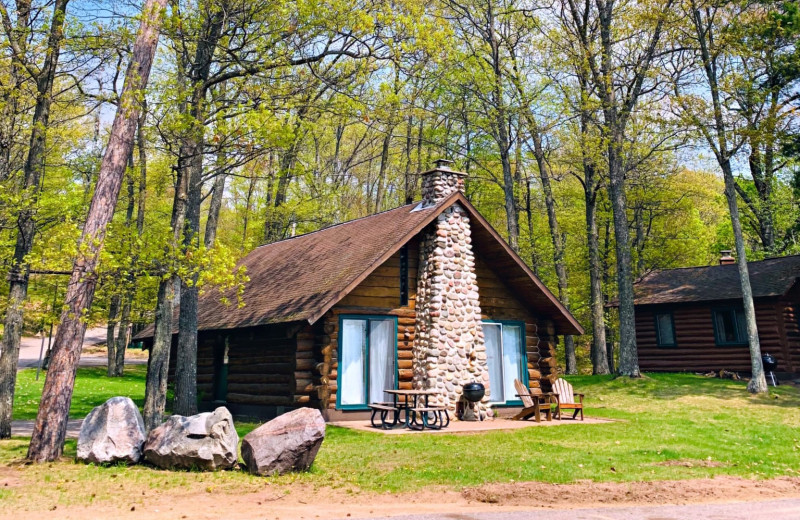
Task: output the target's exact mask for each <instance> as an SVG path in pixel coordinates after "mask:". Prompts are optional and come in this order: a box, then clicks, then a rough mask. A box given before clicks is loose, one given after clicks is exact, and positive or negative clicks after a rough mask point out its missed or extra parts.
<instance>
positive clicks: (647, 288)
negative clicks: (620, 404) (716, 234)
mask: <svg viewBox="0 0 800 520" xmlns="http://www.w3.org/2000/svg"><path fill="white" fill-rule="evenodd" d="M748 267H749V271H750V284H751V286H752V289H753V299H754V303H755V307H756V322H757V325H758V335H759V340H760V343H761V352H762V353H764V354H767V353H769V354H772V355H773V356H775V357H776V358H777V360H778V372H783V373H797V372H799V371H800V321H798V320H800V287H798V283H797V282H798V277H800V256H787V257H783V258H771V259H768V260H761V261H758V262H749V263H748ZM634 292H635V300H634V302H635V309H636V343H637V346H638V349H639V366H640V368H641V369H642V370H646V371H665V372H670V371H698V372H699V371H709V370H722V369H726V370H733V371H741V372H750V352H749V350H748V343H747V330H746V325H745V322H744V311H743V304H742V291H741V286H740V282H739V270H738V268H737V266H736V264H735V261H734V258H733V257H732V256H730V251H723V257H722V258H721V259H720V265H713V266H706V267H688V268H681V269H667V270H663V271H656V272H654V273H651V274H650V275H648V276H646V277H645V278H644V279H643V280H641V281H640V282H638V283H637V284H635V286H634Z"/></svg>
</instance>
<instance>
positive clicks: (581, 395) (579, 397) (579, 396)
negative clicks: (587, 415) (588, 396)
mask: <svg viewBox="0 0 800 520" xmlns="http://www.w3.org/2000/svg"><path fill="white" fill-rule="evenodd" d="M575 395H577V396H578V399H580V400H581V404H583V394H579V393H576V394H575Z"/></svg>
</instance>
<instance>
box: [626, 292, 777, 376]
mask: <svg viewBox="0 0 800 520" xmlns="http://www.w3.org/2000/svg"><path fill="white" fill-rule="evenodd" d="M726 305H728V304H726V303H724V302H715V303H713V304H708V303H702V304H684V305H679V306H660V305H659V306H637V307H636V342H637V346H638V349H639V366H640V368H641V369H642V370H647V371H663V372H674V371H695V372H704V371H710V370H723V369H725V370H734V371H741V372H749V371H750V351H749V349H748V348H747V346H717V345H716V342H715V340H714V326H713V324H712V318H711V311H712V309H713V308H717V307H724V306H726ZM656 312H672V315H673V320H674V323H675V340H676V343H677V346H676V347H658V346H657V345H656V329H655V317H654V316H655V313H656ZM780 318H782V316H781V312H780V310H779V309H778V307H777V306H776V302H775V300H768V301H758V302H756V322H757V324H758V335H759V340H760V342H761V351H762V352H765V353H766V352H769V353H770V354H772V355H774V356H775V357H776V358H777V359H778V362H779V370H786V366H787V364H786V360H785V359H784V358H785V355H784V349H783V342H782V340H781V337H782V334H781V331H780V322H779V319H780Z"/></svg>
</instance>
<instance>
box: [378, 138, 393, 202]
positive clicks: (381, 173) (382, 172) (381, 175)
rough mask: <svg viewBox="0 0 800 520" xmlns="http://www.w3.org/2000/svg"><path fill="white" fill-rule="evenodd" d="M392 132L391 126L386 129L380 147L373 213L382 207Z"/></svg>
mask: <svg viewBox="0 0 800 520" xmlns="http://www.w3.org/2000/svg"><path fill="white" fill-rule="evenodd" d="M393 131H394V127H391V126H390V127H388V128H387V129H386V135H385V136H384V137H383V146H381V166H380V169H379V170H378V188H377V189H376V190H375V213H378V212H380V211H381V208H382V207H383V191H384V188H383V187H384V184H385V183H386V170H387V169H388V168H389V146H390V145H391V144H392V132H393Z"/></svg>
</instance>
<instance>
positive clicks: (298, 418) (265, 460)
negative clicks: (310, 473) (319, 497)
mask: <svg viewBox="0 0 800 520" xmlns="http://www.w3.org/2000/svg"><path fill="white" fill-rule="evenodd" d="M324 439H325V419H323V418H322V414H321V413H320V411H319V410H315V409H313V408H299V409H297V410H294V411H291V412H289V413H285V414H283V415H281V416H279V417H277V418H275V419H273V420H271V421H269V422H267V423H264V424H262V425H261V426H259V427H258V428H256V429H255V430H253V431H252V432H250V433H248V434H247V435H245V437H244V439H243V440H242V459H244V462H245V464H247V470H248V471H249V472H250V473H253V474H255V475H282V474H284V473H287V472H289V471H306V470H308V468H310V467H311V464H312V463H313V462H314V458H315V457H316V456H317V452H318V451H319V447H320V446H321V445H322V441H323V440H324Z"/></svg>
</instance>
